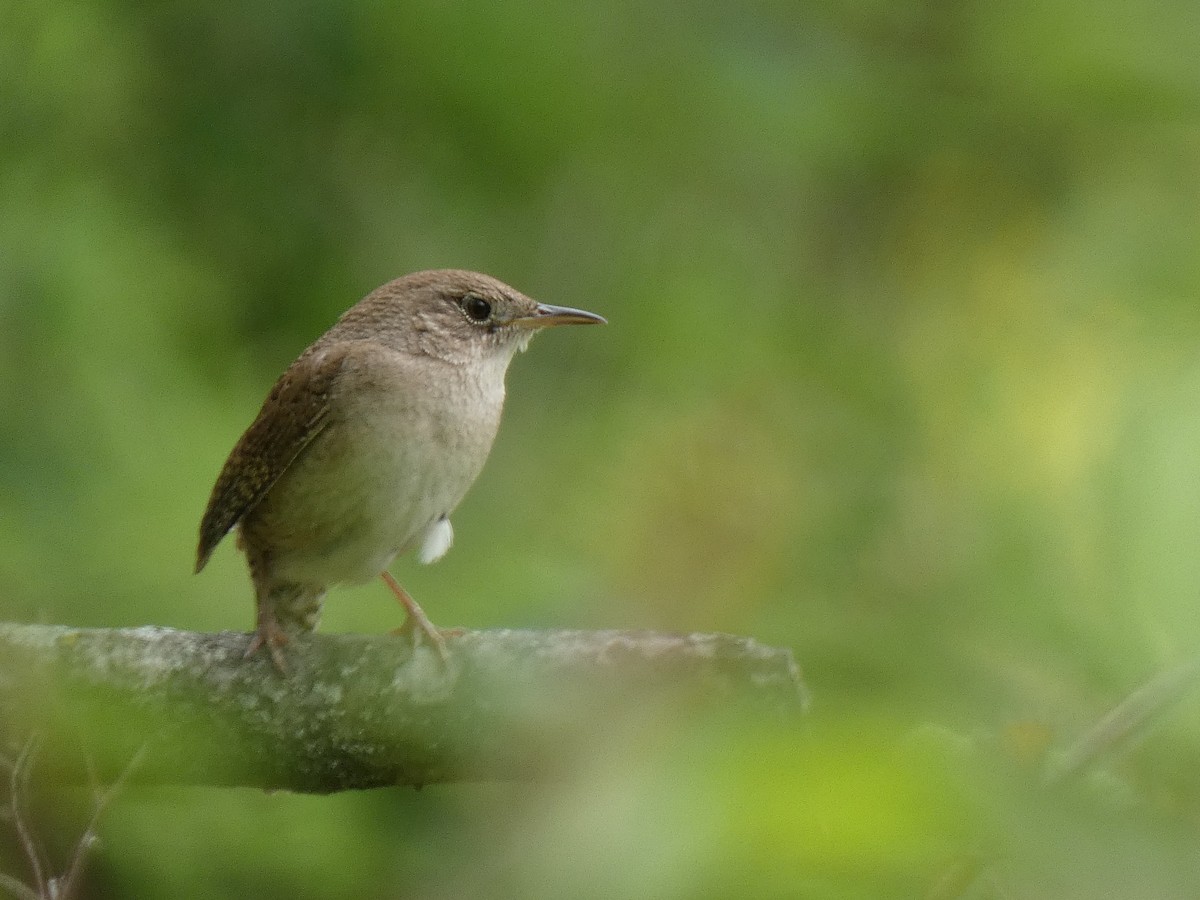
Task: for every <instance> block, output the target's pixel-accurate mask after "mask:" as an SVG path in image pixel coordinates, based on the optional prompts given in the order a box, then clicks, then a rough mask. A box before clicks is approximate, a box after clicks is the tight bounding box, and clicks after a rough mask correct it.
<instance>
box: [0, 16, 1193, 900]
mask: <svg viewBox="0 0 1200 900" xmlns="http://www.w3.org/2000/svg"><path fill="white" fill-rule="evenodd" d="M1198 34H1200V7H1198V6H1196V5H1195V4H1185V3H1181V2H1173V3H1172V2H1168V3H1167V4H1160V5H1158V6H1156V7H1155V8H1154V9H1153V10H1152V9H1150V8H1149V7H1148V6H1146V5H1145V4H1141V5H1134V6H1129V5H1126V4H1120V3H1116V2H1113V0H1096V2H1092V3H1082V2H1080V0H1041V2H1038V3H1032V2H1026V0H1018V2H1016V3H1008V4H999V5H997V4H987V3H982V2H971V0H948V2H933V0H925V2H923V0H910V2H904V3H899V4H896V3H884V2H879V0H866V2H855V3H847V2H839V0H818V2H816V3H812V4H801V5H797V4H792V3H783V2H761V3H752V4H748V5H737V4H733V5H729V4H724V5H723V4H676V3H669V2H657V3H654V2H652V3H649V4H645V3H628V2H616V3H610V4H605V5H600V6H597V5H594V4H583V3H566V4H555V3H536V2H535V3H527V4H511V5H507V6H498V5H496V4H489V3H481V2H476V0H468V2H465V3H457V4H450V3H439V2H423V0H418V2H416V3H412V4H395V3H382V2H375V0H352V2H349V3H332V2H324V0H306V2H301V3H298V4H292V5H289V6H288V7H287V8H286V10H284V9H283V8H281V7H278V6H273V5H268V4H264V3H261V2H254V0H250V2H247V3H242V4H238V5H224V6H216V5H208V6H198V5H197V4H185V3H178V2H170V0H168V2H163V3H157V4H84V3H76V2H68V0H45V2H42V3H38V4H35V5H32V6H30V5H23V6H22V5H18V4H7V5H5V6H4V7H2V8H0V211H2V215H0V422H2V423H3V425H2V432H0V616H2V617H4V618H9V619H22V620H47V621H54V622H65V623H76V624H80V625H97V626H99V625H104V626H117V625H128V624H141V623H145V622H156V623H163V624H169V625H173V626H177V627H182V628H196V629H227V628H249V627H250V623H251V615H252V612H251V610H252V604H251V599H250V597H251V594H250V587H249V583H248V581H247V579H246V577H245V574H244V570H243V565H242V562H241V560H240V558H239V557H238V555H237V554H236V553H235V552H234V550H233V548H232V546H228V547H225V548H223V549H222V550H221V551H220V552H219V553H218V554H217V557H216V558H215V559H214V562H213V565H212V566H211V567H210V568H209V570H207V571H206V572H205V573H204V576H203V577H200V578H193V577H192V576H191V575H190V571H191V563H192V552H193V544H194V536H195V528H196V524H197V520H198V518H199V514H200V512H201V510H202V508H203V505H204V502H205V500H206V498H207V491H208V489H209V487H210V485H211V482H212V479H213V478H214V477H215V474H216V472H217V470H218V468H219V467H220V464H221V462H222V460H223V459H224V455H225V453H226V452H227V451H228V449H229V448H230V447H231V446H232V443H233V441H234V440H235V439H236V437H237V435H238V434H239V433H240V430H241V429H242V428H244V427H245V425H246V424H248V422H249V421H250V419H251V418H252V417H253V415H254V413H255V411H256V410H257V405H258V403H259V402H260V401H261V398H262V396H263V395H264V394H265V392H266V390H267V388H268V387H269V385H270V384H271V382H272V381H273V379H274V378H275V377H276V375H277V374H278V373H279V372H280V371H281V370H282V368H283V367H284V366H286V364H287V363H288V362H289V361H290V360H291V359H292V358H293V357H294V356H295V355H296V354H297V353H298V352H299V350H300V349H302V348H303V346H304V345H306V344H307V343H308V342H309V341H310V340H312V339H313V338H314V337H315V336H316V335H317V334H319V333H320V332H321V331H322V330H323V329H324V328H325V327H326V326H327V325H328V324H329V323H330V322H331V321H332V320H333V319H334V318H335V317H336V315H337V314H338V313H340V312H341V310H342V309H344V308H345V307H346V306H348V305H350V304H351V303H352V302H353V301H354V300H356V299H357V298H358V297H360V296H361V295H363V294H364V293H366V292H367V291H368V290H370V289H371V288H373V287H374V286H376V285H377V284H379V283H381V282H383V281H385V280H387V279H389V278H391V277H394V276H396V275H399V274H402V273H404V272H407V271H411V270H414V269H419V268H429V267H438V266H460V267H466V268H474V269H479V270H483V271H487V272H490V273H492V274H495V275H497V276H498V277H501V278H503V279H504V280H506V281H509V282H510V283H512V284H513V285H515V286H517V287H518V288H520V289H522V290H525V291H527V292H529V293H531V294H532V295H534V296H536V297H538V298H540V299H544V300H546V301H548V302H555V303H563V304H569V305H575V306H582V307H586V308H591V309H595V310H596V311H598V312H601V313H603V314H604V315H606V316H608V317H609V319H610V321H611V325H610V327H608V328H607V329H605V330H603V331H593V330H582V329H581V330H579V331H578V332H570V333H567V332H562V333H555V334H552V335H547V336H545V337H543V338H541V339H540V340H539V341H538V342H537V344H536V346H535V347H534V348H533V352H532V354H531V355H530V356H528V357H525V358H522V359H520V360H518V361H517V363H516V364H515V365H514V368H513V371H512V373H511V374H510V379H509V387H510V400H509V406H508V409H507V412H506V417H507V418H506V422H505V425H504V427H503V428H502V430H501V436H500V438H499V441H498V444H497V447H496V449H495V451H494V453H493V456H492V459H491V461H490V462H489V465H488V468H487V471H486V472H485V474H484V477H483V478H482V479H481V481H480V483H479V484H478V485H477V486H476V488H475V489H474V490H473V492H472V494H471V495H470V496H469V497H468V499H467V501H466V502H465V504H464V505H463V507H462V508H461V510H460V511H459V513H458V514H457V516H456V517H455V524H456V528H457V532H458V544H457V546H456V548H455V551H454V552H453V553H451V554H450V555H449V556H448V557H447V559H446V560H444V561H443V562H442V563H440V564H439V565H438V566H435V567H432V568H429V569H420V570H418V569H417V568H416V567H415V566H413V565H412V564H410V563H408V562H402V563H400V564H399V565H398V566H397V571H398V572H399V573H400V575H401V576H402V580H403V581H404V582H405V583H406V584H407V585H408V587H409V588H410V589H411V590H412V592H413V593H414V594H415V595H416V596H417V597H419V598H420V599H421V601H422V602H423V604H424V605H425V607H426V609H427V610H428V611H429V612H430V614H431V615H432V617H433V618H434V620H435V621H438V622H440V623H442V624H445V625H449V624H459V623H461V624H467V625H471V626H477V627H486V626H554V625H562V626H580V627H604V626H612V627H653V628H668V629H677V630H701V629H720V630H728V631H735V632H740V633H747V634H752V635H755V636H757V637H759V638H761V639H763V640H765V641H767V642H770V643H772V644H780V645H790V646H792V647H794V648H795V649H796V652H797V655H798V657H799V659H800V660H801V662H802V664H803V665H804V668H805V670H806V673H807V676H808V680H809V683H810V687H811V688H812V691H813V693H814V697H815V706H814V711H813V714H812V717H811V720H810V723H809V725H808V728H807V729H806V731H805V733H804V734H803V735H802V736H800V737H796V736H794V735H792V736H790V737H787V738H781V737H780V736H779V735H778V734H776V733H774V732H770V731H766V732H764V731H763V730H762V729H760V728H757V727H752V726H750V725H746V724H744V723H743V724H742V725H740V726H737V727H733V726H727V727H716V726H713V725H712V724H711V723H707V724H705V723H690V724H689V723H668V722H663V723H661V725H660V727H657V728H655V727H649V726H647V725H646V723H644V722H643V723H641V725H640V726H639V727H638V728H633V727H632V726H630V727H626V726H624V725H623V724H622V722H621V715H620V712H619V711H614V713H613V722H612V723H607V725H610V726H611V728H609V727H607V725H606V729H605V730H604V731H603V732H602V736H603V737H606V738H607V740H600V739H598V742H597V747H598V748H600V749H602V750H603V752H600V749H598V750H597V752H596V753H595V755H594V757H589V758H587V759H580V760H579V761H578V765H577V766H576V767H574V769H573V774H572V777H571V778H569V779H567V780H566V781H564V782H563V783H560V784H555V785H552V786H546V785H544V786H540V787H537V788H533V789H531V788H529V787H527V786H522V787H514V786H509V785H498V786H496V785H492V786H479V785H467V786H462V787H455V788H449V789H430V790H427V791H424V792H421V793H419V794H416V795H413V794H411V793H404V792H398V791H397V792H386V791H385V792H374V793H372V794H370V795H364V796H338V797H327V798H312V797H293V796H283V795H279V796H261V795H258V794H251V793H242V792H237V791H215V790H211V791H201V790H196V791H179V792H163V791H156V792H151V791H145V792H136V791H135V792H133V793H131V794H130V795H129V796H127V797H126V798H123V799H122V800H120V801H118V802H117V804H116V805H115V806H114V807H113V808H112V810H111V811H110V813H109V815H108V818H107V819H106V821H105V823H104V826H103V827H102V829H101V833H102V836H103V837H104V839H105V844H104V847H103V849H102V851H101V852H100V855H99V856H98V858H97V860H96V862H95V864H94V865H93V867H92V869H91V871H90V872H89V879H90V882H91V883H92V890H93V893H92V896H161V897H166V896H170V897H180V898H183V897H245V896H256V897H265V898H270V897H288V898H293V897H312V898H321V897H340V896H363V897H402V896H403V897H409V896H421V897H430V898H437V897H465V896H497V897H566V896H571V897H663V898H691V897H735V896H744V897H798V896H804V897H881V896H908V897H911V896H921V895H923V894H926V893H927V892H931V893H929V896H965V897H999V896H1004V897H1047V898H1049V897H1053V898H1068V897H1095V896H1138V897H1142V898H1155V897H1187V896H1193V895H1194V893H1195V886H1196V884H1198V883H1200V857H1198V856H1197V854H1196V852H1195V842H1194V832H1195V825H1196V823H1197V821H1198V820H1200V772H1198V770H1197V768H1196V767H1195V766H1194V765H1192V764H1191V762H1192V760H1193V759H1194V758H1195V757H1196V754H1197V753H1198V752H1200V715H1198V714H1197V712H1196V707H1195V702H1196V698H1195V697H1194V696H1191V697H1185V698H1184V699H1183V700H1182V701H1181V702H1180V704H1179V706H1178V708H1175V709H1172V710H1170V711H1169V714H1168V715H1166V716H1164V717H1162V718H1161V719H1160V721H1159V722H1158V724H1157V726H1156V728H1154V729H1152V730H1149V729H1148V730H1147V732H1146V733H1145V734H1144V735H1142V736H1141V740H1140V741H1138V742H1136V743H1135V745H1134V746H1133V747H1132V748H1130V749H1128V750H1127V751H1126V752H1125V753H1123V754H1119V755H1116V756H1115V757H1113V758H1110V759H1107V760H1105V761H1104V762H1103V763H1102V764H1098V765H1097V766H1096V767H1095V768H1094V769H1093V770H1092V771H1090V772H1089V773H1087V775H1086V776H1085V777H1084V778H1082V779H1080V780H1079V781H1077V782H1076V783H1074V784H1071V785H1067V786H1059V787H1057V788H1055V789H1053V790H1051V789H1048V788H1046V787H1043V786H1042V785H1041V784H1040V781H1039V776H1038V772H1039V765H1040V763H1041V762H1042V761H1043V760H1044V759H1047V758H1052V757H1053V755H1054V754H1055V753H1057V752H1061V750H1062V748H1063V747H1065V746H1068V745H1070V743H1071V742H1072V740H1074V738H1075V736H1077V735H1078V734H1080V733H1081V732H1083V731H1084V730H1085V729H1086V728H1087V727H1089V725H1090V724H1091V723H1092V722H1094V721H1095V720H1096V719H1097V718H1099V717H1100V716H1101V715H1102V713H1103V712H1104V710H1105V709H1106V708H1108V707H1110V706H1112V705H1114V704H1116V703H1117V702H1118V701H1119V700H1120V699H1121V698H1122V697H1123V696H1125V695H1126V694H1127V693H1129V692H1130V691H1132V690H1133V689H1134V688H1135V687H1136V686H1137V685H1138V684H1140V683H1142V682H1144V681H1146V680H1148V679H1149V678H1151V677H1152V676H1153V675H1154V674H1155V673H1156V672H1158V671H1160V670H1162V669H1164V668H1166V667H1168V666H1171V665H1174V664H1176V663H1178V662H1180V661H1182V660H1187V659H1189V658H1191V657H1192V656H1194V654H1195V651H1196V648H1197V646H1200V617H1198V616H1197V615H1196V595H1197V585H1198V584H1200V554H1198V553H1197V552H1196V547H1197V545H1198V542H1200V478H1197V472H1200V416H1198V415H1197V412H1196V410H1197V397H1198V395H1200V354H1197V352H1196V347H1197V346H1198V344H1200V335H1198V331H1200V305H1198V304H1197V302H1196V297H1197V293H1198V288H1200V252H1198V250H1200V216H1198V215H1197V198H1198V191H1200V166H1198V165H1197V159H1198V158H1200V155H1198V151H1200V78H1198V77H1197V68H1196V59H1197V57H1198V55H1200V46H1198V40H1197V37H1196V36H1197V35H1198ZM231 543H232V542H230V544H231ZM396 622H397V613H396V610H395V609H394V607H393V606H392V605H391V601H390V600H389V599H388V598H387V596H386V593H385V592H384V590H383V589H382V588H380V587H379V586H378V585H373V586H367V587H363V588H357V589H354V590H339V591H338V592H337V593H336V594H335V595H334V596H333V597H332V598H331V601H330V603H329V604H328V607H327V613H326V619H325V623H324V626H323V627H326V628H330V629H335V630H349V629H357V630H370V631H380V630H384V629H386V628H388V627H391V626H393V625H395V624H396ZM631 706H636V698H631ZM45 808H46V810H47V812H46V815H47V816H48V817H50V818H51V819H54V816H55V815H56V813H55V810H56V809H57V808H58V807H57V806H56V804H55V803H47V804H46V805H45ZM63 819H64V820H66V819H69V817H68V816H65V815H64V816H63ZM59 824H60V825H61V828H62V830H63V831H64V832H69V831H70V829H71V827H72V826H71V825H70V824H69V822H68V821H63V822H61V823H59ZM6 861H11V862H12V864H11V865H5V866H4V869H5V871H8V872H14V871H18V870H19V869H20V863H19V860H15V861H13V860H10V854H9V853H8V852H7V851H5V852H4V853H3V854H0V862H6ZM938 892H940V893H938Z"/></svg>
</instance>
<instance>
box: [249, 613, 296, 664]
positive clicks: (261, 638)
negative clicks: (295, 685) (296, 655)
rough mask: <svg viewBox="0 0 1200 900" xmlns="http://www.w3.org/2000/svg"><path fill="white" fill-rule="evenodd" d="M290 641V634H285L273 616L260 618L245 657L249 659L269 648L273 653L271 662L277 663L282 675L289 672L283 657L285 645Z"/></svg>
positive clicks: (269, 651) (268, 650)
mask: <svg viewBox="0 0 1200 900" xmlns="http://www.w3.org/2000/svg"><path fill="white" fill-rule="evenodd" d="M287 642H288V636H287V635H286V634H284V631H283V628H282V627H281V626H280V624H279V623H278V622H277V621H276V620H275V619H273V618H260V619H259V621H258V630H257V631H255V632H254V637H252V638H251V639H250V645H249V646H248V647H246V652H245V654H244V658H245V659H249V658H250V657H252V656H253V655H254V654H255V653H257V652H258V651H259V650H261V649H262V648H263V647H266V648H267V652H268V653H269V654H271V662H272V663H274V664H275V668H276V669H278V670H279V674H280V675H286V674H287V663H286V662H285V661H284V658H283V647H284V645H285V644H286V643H287Z"/></svg>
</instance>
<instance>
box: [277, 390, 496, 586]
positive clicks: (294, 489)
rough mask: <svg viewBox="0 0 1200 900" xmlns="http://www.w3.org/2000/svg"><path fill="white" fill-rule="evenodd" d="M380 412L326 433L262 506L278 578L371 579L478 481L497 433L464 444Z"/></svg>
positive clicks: (436, 425)
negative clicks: (366, 423)
mask: <svg viewBox="0 0 1200 900" xmlns="http://www.w3.org/2000/svg"><path fill="white" fill-rule="evenodd" d="M380 412H386V411H381V410H378V409H377V410H374V413H375V416H374V418H373V419H372V424H371V425H370V426H363V425H361V424H360V426H359V427H357V428H355V429H353V430H352V431H351V430H347V429H345V428H344V427H342V428H339V427H337V426H336V425H335V426H334V427H331V428H330V429H329V430H327V431H326V432H325V433H323V434H322V435H321V436H320V437H319V438H318V439H317V440H316V441H314V442H313V444H312V445H310V446H309V448H308V449H307V451H306V452H305V453H304V454H303V456H302V457H301V458H300V459H298V460H296V462H295V463H293V465H292V467H291V468H290V469H289V470H288V471H287V472H286V473H285V475H284V477H283V478H281V479H280V481H279V482H278V483H277V484H276V485H275V487H274V488H272V490H271V491H270V492H269V493H268V495H267V497H266V498H265V499H264V501H263V504H262V506H263V509H262V513H263V515H264V516H266V517H269V518H270V519H271V527H270V528H269V531H270V533H272V534H273V535H275V537H276V540H275V543H276V546H274V547H272V548H271V553H272V557H273V565H274V567H275V571H276V572H277V574H278V575H279V576H280V577H283V578H287V579H289V580H295V581H299V582H314V583H320V584H337V583H361V582H364V581H369V580H370V579H372V578H375V577H376V576H377V575H379V573H380V572H382V571H383V570H384V569H386V568H387V566H388V565H389V564H390V563H391V561H392V560H393V559H394V558H395V557H396V556H397V555H398V554H400V553H404V552H406V551H407V550H409V549H411V548H412V547H413V546H414V545H415V544H417V543H418V542H419V541H420V540H421V538H422V536H423V535H424V533H425V532H426V530H427V529H428V528H429V527H430V526H431V525H432V524H433V523H434V522H436V521H437V520H438V519H439V518H440V517H442V516H445V515H449V513H450V512H451V511H452V510H453V509H454V508H455V507H456V506H457V505H458V503H459V502H460V501H461V500H462V498H463V495H464V494H465V493H466V492H467V489H468V488H469V487H470V486H471V483H472V482H473V481H474V480H475V477H476V476H477V475H478V474H479V470H480V469H481V468H482V466H483V462H484V460H485V459H486V457H487V452H488V450H489V448H490V446H491V436H492V435H494V430H492V431H491V433H490V434H486V435H485V437H486V438H487V439H486V441H475V442H464V441H463V440H461V436H460V435H459V429H455V428H452V427H449V428H448V427H446V425H445V423H443V422H441V421H438V420H420V419H419V417H418V419H417V420H416V421H414V418H413V417H412V416H411V415H408V416H404V415H394V416H390V417H389V416H387V415H386V414H385V415H382V416H381V415H380ZM400 422H405V427H404V428H401V427H399V423H400Z"/></svg>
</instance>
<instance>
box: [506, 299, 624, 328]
mask: <svg viewBox="0 0 1200 900" xmlns="http://www.w3.org/2000/svg"><path fill="white" fill-rule="evenodd" d="M508 324H509V325H516V326H517V327H519V328H549V327H550V326H551V325H607V324H608V322H607V320H606V319H605V318H604V317H603V316H598V315H596V314H595V313H590V312H587V311H586V310H582V309H572V308H571V307H569V306H550V305H549V304H548V303H539V304H538V305H537V308H536V309H535V310H534V311H533V315H531V316H520V317H519V318H516V319H512V320H511V321H510V322H509V323H508Z"/></svg>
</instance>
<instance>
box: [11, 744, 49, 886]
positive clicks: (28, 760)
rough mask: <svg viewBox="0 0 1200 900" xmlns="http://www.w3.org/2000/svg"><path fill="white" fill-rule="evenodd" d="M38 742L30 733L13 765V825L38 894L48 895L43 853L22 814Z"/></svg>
mask: <svg viewBox="0 0 1200 900" xmlns="http://www.w3.org/2000/svg"><path fill="white" fill-rule="evenodd" d="M38 744H39V740H38V737H37V735H30V737H29V740H27V741H26V742H25V746H24V747H23V748H22V750H21V755H20V756H18V757H17V764H16V765H15V766H13V769H12V776H11V777H10V779H9V783H10V786H11V790H12V797H11V803H12V818H13V825H14V827H15V828H16V830H17V836H18V837H19V838H20V840H21V847H22V849H23V850H24V851H25V856H26V857H27V858H28V860H29V865H30V868H32V869H33V880H34V885H35V886H36V888H37V895H38V896H39V897H48V896H49V894H47V893H46V876H45V873H44V871H43V869H42V859H41V854H40V853H39V852H38V847H37V842H36V841H35V840H34V839H33V834H32V832H30V830H29V828H28V827H27V826H26V825H25V818H24V816H23V815H22V814H21V796H22V792H27V791H28V788H29V768H30V767H31V766H32V765H33V757H34V756H35V755H36V754H37V748H38Z"/></svg>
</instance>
